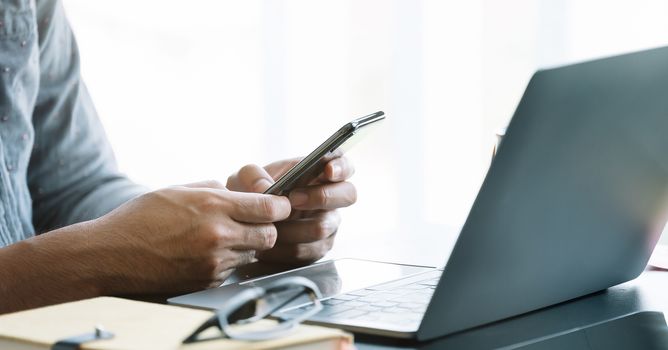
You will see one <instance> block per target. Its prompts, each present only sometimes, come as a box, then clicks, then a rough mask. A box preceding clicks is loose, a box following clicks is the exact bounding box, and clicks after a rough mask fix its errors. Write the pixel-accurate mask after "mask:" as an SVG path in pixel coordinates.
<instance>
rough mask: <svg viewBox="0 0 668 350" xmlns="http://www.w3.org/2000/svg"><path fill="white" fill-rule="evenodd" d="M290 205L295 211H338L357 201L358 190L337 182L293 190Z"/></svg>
mask: <svg viewBox="0 0 668 350" xmlns="http://www.w3.org/2000/svg"><path fill="white" fill-rule="evenodd" d="M289 198H290V204H291V205H292V207H293V208H295V209H303V210H317V209H337V208H343V207H347V206H349V205H352V204H353V203H355V202H356V201H357V190H356V189H355V186H354V185H353V184H352V183H350V182H336V183H330V184H322V185H315V186H308V187H302V188H298V189H295V190H292V192H290V195H289Z"/></svg>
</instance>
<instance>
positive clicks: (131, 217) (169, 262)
mask: <svg viewBox="0 0 668 350" xmlns="http://www.w3.org/2000/svg"><path fill="white" fill-rule="evenodd" d="M289 215H290V202H289V201H288V199H287V198H285V197H279V196H272V195H264V194H254V193H241V192H232V191H228V190H227V189H225V187H224V186H222V185H221V184H219V183H217V182H214V181H210V182H203V183H196V184H190V185H185V186H175V187H169V188H165V189H162V190H159V191H155V192H150V193H147V194H145V195H142V196H140V197H137V198H135V199H133V200H131V201H129V202H127V203H125V204H124V205H122V206H121V207H119V208H117V209H116V210H114V211H112V212H111V213H109V214H107V215H105V216H103V217H101V218H99V219H97V220H94V221H92V222H91V227H90V228H89V230H90V231H92V232H90V233H89V234H90V235H91V237H90V240H95V241H98V242H100V243H102V244H103V245H102V247H101V248H100V250H101V251H99V256H100V260H101V261H105V262H106V264H105V267H106V269H107V271H105V272H104V273H103V276H105V278H104V280H103V281H102V283H103V285H104V288H103V289H102V291H103V293H104V294H127V293H165V292H183V291H190V290H195V289H201V288H205V287H210V286H217V285H220V284H221V283H222V281H223V280H224V279H225V278H227V277H228V276H229V274H230V273H231V271H232V270H233V269H234V268H235V267H237V266H240V265H243V264H247V263H249V262H251V261H252V259H253V257H254V254H255V251H257V250H266V249H269V248H271V247H273V245H274V243H275V242H276V228H275V227H274V224H273V222H276V221H281V220H284V219H286V218H287V217H288V216H289Z"/></svg>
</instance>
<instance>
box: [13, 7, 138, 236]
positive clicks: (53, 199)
mask: <svg viewBox="0 0 668 350" xmlns="http://www.w3.org/2000/svg"><path fill="white" fill-rule="evenodd" d="M144 191H145V190H144V188H143V187H141V186H138V185H136V184H134V183H132V182H131V181H130V180H128V179H127V177H125V176H124V175H123V174H121V173H119V172H118V170H117V166H116V163H115V160H114V156H113V152H112V150H111V148H110V146H109V143H108V141H107V139H106V136H105V134H104V130H103V128H102V125H101V124H100V121H99V118H98V116H97V114H96V112H95V109H94V107H93V104H92V102H91V98H90V96H89V95H88V92H87V90H86V87H85V85H84V83H83V82H82V80H81V77H80V73H79V54H78V51H77V46H76V43H75V40H74V37H73V35H72V31H71V29H70V26H69V24H68V22H67V19H66V18H65V14H64V12H63V8H62V4H61V3H60V1H57V0H37V2H35V0H0V247H3V246H6V245H9V244H12V243H14V242H17V241H20V240H23V239H26V238H29V237H31V236H34V235H35V234H39V233H42V232H46V231H48V230H51V229H53V228H57V227H61V226H65V225H69V224H73V223H76V222H80V221H85V220H90V219H93V218H96V217H99V216H101V215H104V214H105V213H107V212H109V211H111V210H112V209H114V208H115V207H117V206H119V205H120V204H122V203H123V202H125V201H127V200H128V199H130V198H132V197H135V196H137V195H139V194H141V193H142V192H144Z"/></svg>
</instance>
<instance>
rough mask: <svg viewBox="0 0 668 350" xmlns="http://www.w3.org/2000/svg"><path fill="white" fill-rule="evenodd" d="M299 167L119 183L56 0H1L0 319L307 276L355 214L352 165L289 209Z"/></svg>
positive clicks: (337, 169) (331, 172)
mask: <svg viewBox="0 0 668 350" xmlns="http://www.w3.org/2000/svg"><path fill="white" fill-rule="evenodd" d="M294 162H295V161H294V160H286V161H279V162H276V163H272V164H270V165H268V166H266V167H264V168H261V167H258V166H255V165H249V166H245V167H243V168H242V169H241V170H239V171H238V172H237V173H236V174H234V175H232V176H231V177H230V178H229V179H228V181H227V185H226V187H224V186H223V185H221V184H219V183H217V182H214V181H208V182H202V183H195V184H189V185H185V186H175V187H170V188H166V189H162V190H158V191H154V192H148V193H146V191H145V189H143V188H142V187H140V186H137V185H136V184H134V183H132V182H131V181H129V180H128V179H127V178H126V177H125V176H123V175H122V174H120V173H119V172H118V171H117V169H116V165H115V162H114V160H113V154H112V151H111V149H110V147H109V144H108V142H107V140H106V138H105V135H104V132H103V130H102V127H101V125H100V123H99V120H98V117H97V115H96V113H95V111H94V109H93V105H92V103H91V100H90V97H89V96H88V93H87V91H86V88H85V86H84V84H83V83H82V81H81V79H80V76H79V56H78V52H77V48H76V44H75V42H74V38H73V36H72V33H71V30H70V27H69V25H68V23H67V20H66V18H65V16H64V13H63V9H62V5H61V4H60V2H59V1H57V0H53V1H41V0H38V1H37V4H36V5H35V3H34V2H33V1H32V0H0V247H2V248H0V313H3V312H10V311H16V310H21V309H26V308H31V307H37V306H42V305H48V304H53V303H58V302H64V301H68V300H74V299H80V298H87V297H94V296H97V295H115V294H125V295H127V294H148V293H181V292H186V291H192V290H196V289H200V288H205V287H210V286H215V285H218V284H220V283H221V282H222V281H223V280H224V279H225V278H226V277H227V276H229V274H230V273H231V271H232V270H233V269H234V268H235V267H237V266H239V265H242V264H246V263H249V262H251V261H252V260H253V259H254V258H257V259H259V260H263V261H269V262H286V263H296V264H305V263H309V262H312V261H315V260H317V259H319V258H320V257H322V256H323V255H324V254H325V253H326V252H327V251H328V250H329V249H330V248H331V246H332V243H333V240H334V234H335V232H336V230H337V227H338V224H339V220H340V219H339V216H338V214H337V212H336V211H335V209H337V208H340V207H344V206H348V205H350V204H352V203H354V202H355V199H356V192H355V188H354V187H353V186H352V185H351V184H350V183H348V182H346V181H345V180H346V179H348V178H349V177H350V176H351V175H352V173H353V168H352V166H351V165H349V164H348V162H347V161H346V160H345V159H344V158H340V159H336V160H333V161H331V162H330V163H328V164H327V166H326V168H325V172H324V175H323V176H321V179H320V182H319V183H318V184H315V185H312V186H309V187H307V188H301V189H297V190H295V191H293V192H292V193H291V194H290V197H289V198H286V197H278V196H270V195H263V194H259V193H260V192H262V191H263V190H265V189H266V188H267V187H268V186H269V185H270V184H271V183H272V182H273V181H274V179H276V178H277V177H278V176H280V175H281V174H282V173H284V172H285V171H286V170H287V169H289V168H290V167H291V166H292V165H293V164H294Z"/></svg>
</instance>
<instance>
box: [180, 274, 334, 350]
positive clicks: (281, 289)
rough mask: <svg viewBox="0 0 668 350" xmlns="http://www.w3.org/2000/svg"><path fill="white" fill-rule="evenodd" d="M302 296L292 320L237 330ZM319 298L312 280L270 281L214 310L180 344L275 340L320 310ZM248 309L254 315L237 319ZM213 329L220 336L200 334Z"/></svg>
mask: <svg viewBox="0 0 668 350" xmlns="http://www.w3.org/2000/svg"><path fill="white" fill-rule="evenodd" d="M304 297H307V298H308V300H309V301H308V302H306V303H303V304H299V305H300V307H299V310H300V311H301V312H300V313H298V314H297V316H295V317H291V318H289V319H286V318H280V319H278V320H277V323H276V324H275V325H273V324H272V326H271V327H269V328H261V329H258V328H257V327H236V326H242V325H249V324H254V323H256V322H257V321H260V320H262V319H265V318H266V317H267V316H269V315H271V314H272V313H274V312H276V311H278V310H280V309H281V308H283V307H285V306H286V305H288V304H290V303H292V302H295V301H296V300H298V299H299V298H304ZM321 298H322V294H321V293H320V290H319V289H318V286H316V284H315V283H313V282H312V281H311V280H309V279H307V278H304V277H300V276H293V277H285V278H281V279H279V280H276V281H274V282H271V283H270V284H268V285H267V286H265V287H264V288H263V287H253V288H250V289H246V290H243V291H241V292H240V293H239V294H237V295H235V296H234V297H232V298H230V299H229V300H228V301H227V302H226V303H225V305H224V306H223V308H221V309H219V310H217V311H216V314H215V315H214V316H212V317H211V318H209V319H208V320H207V321H205V322H204V324H202V325H201V326H200V327H199V328H197V329H196V330H195V331H194V332H193V333H192V334H191V335H190V336H188V337H187V338H186V339H185V340H184V341H183V343H184V344H188V343H195V342H200V341H207V340H213V339H220V338H229V339H238V340H266V339H272V338H278V337H281V336H284V335H286V334H287V333H289V332H290V331H292V330H293V329H294V328H295V326H297V325H298V324H299V323H301V322H302V321H304V320H306V319H307V318H309V317H311V316H313V315H315V314H316V313H318V312H319V311H320V310H322V304H321V303H320V299H321ZM259 306H263V307H259ZM249 310H252V313H254V315H252V316H250V317H245V318H244V317H243V316H241V317H240V316H239V315H240V314H244V313H245V314H244V316H245V315H247V314H248V311H249ZM212 327H216V328H218V329H219V330H220V333H221V334H220V335H218V336H213V337H212V336H209V337H204V336H203V333H204V332H205V331H207V330H209V329H210V328H212Z"/></svg>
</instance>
